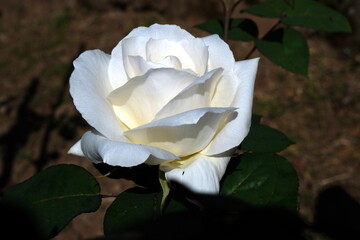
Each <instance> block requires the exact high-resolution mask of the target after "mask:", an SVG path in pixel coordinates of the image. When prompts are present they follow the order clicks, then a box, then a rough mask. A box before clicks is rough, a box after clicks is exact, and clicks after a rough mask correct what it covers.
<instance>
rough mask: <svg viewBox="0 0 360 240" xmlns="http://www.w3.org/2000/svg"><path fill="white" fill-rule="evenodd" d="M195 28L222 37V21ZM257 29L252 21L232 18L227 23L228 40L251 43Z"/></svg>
mask: <svg viewBox="0 0 360 240" xmlns="http://www.w3.org/2000/svg"><path fill="white" fill-rule="evenodd" d="M195 27H197V28H199V29H202V30H205V31H207V32H209V33H212V34H218V35H219V36H220V37H223V35H224V21H223V19H213V20H210V21H207V22H205V23H202V24H198V25H196V26H195ZM258 33H259V31H258V28H257V25H256V24H255V22H254V21H252V20H250V19H245V18H232V19H230V23H229V31H228V39H230V40H236V41H243V42H247V41H252V40H254V39H255V38H256V37H257V36H258Z"/></svg>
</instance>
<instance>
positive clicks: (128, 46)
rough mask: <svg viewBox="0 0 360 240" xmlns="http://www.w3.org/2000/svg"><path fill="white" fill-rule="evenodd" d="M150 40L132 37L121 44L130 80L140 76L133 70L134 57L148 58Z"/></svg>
mask: <svg viewBox="0 0 360 240" xmlns="http://www.w3.org/2000/svg"><path fill="white" fill-rule="evenodd" d="M148 41H149V39H147V38H144V37H131V38H125V39H123V40H122V41H121V42H122V43H121V50H122V60H123V64H124V68H125V72H126V74H127V76H128V78H129V79H130V78H133V77H135V76H139V75H137V74H136V71H135V69H133V68H132V64H131V62H130V61H131V59H130V57H132V56H138V57H142V58H145V57H146V48H145V47H146V43H147V42H148Z"/></svg>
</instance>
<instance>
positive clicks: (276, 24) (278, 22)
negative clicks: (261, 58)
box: [244, 19, 281, 60]
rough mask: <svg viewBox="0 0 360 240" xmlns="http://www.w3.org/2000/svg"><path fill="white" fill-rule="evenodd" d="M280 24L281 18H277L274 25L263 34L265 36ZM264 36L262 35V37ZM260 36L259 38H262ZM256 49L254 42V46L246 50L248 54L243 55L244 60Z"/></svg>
mask: <svg viewBox="0 0 360 240" xmlns="http://www.w3.org/2000/svg"><path fill="white" fill-rule="evenodd" d="M280 24H281V19H279V20H278V21H277V22H276V23H275V24H274V26H272V27H271V28H270V29H269V30H268V31H267V32H266V33H265V34H264V36H266V35H267V34H268V33H269V32H271V31H273V30H275V29H276V28H277V27H278V26H279V25H280ZM263 38H264V37H263ZM263 38H261V39H263ZM255 50H256V44H255V42H254V46H253V47H252V48H251V50H250V51H249V52H248V54H246V56H245V57H244V60H247V59H249V58H250V57H251V55H252V54H253V53H254V52H255Z"/></svg>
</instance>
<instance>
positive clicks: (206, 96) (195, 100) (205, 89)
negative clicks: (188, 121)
mask: <svg viewBox="0 0 360 240" xmlns="http://www.w3.org/2000/svg"><path fill="white" fill-rule="evenodd" d="M222 72H223V71H222V69H221V68H219V69H215V70H213V71H211V72H208V73H206V74H205V75H203V76H202V77H200V78H198V79H196V81H194V82H193V83H192V84H190V85H189V86H188V87H186V88H185V89H184V90H182V91H181V92H180V93H179V94H178V95H177V96H176V97H174V98H173V99H171V101H170V102H169V103H168V104H166V105H165V106H164V107H163V108H162V109H161V110H160V111H159V112H158V113H157V114H156V116H155V119H154V120H158V119H162V118H165V117H170V116H173V115H176V114H179V113H182V112H186V111H190V110H193V109H196V108H205V107H209V106H211V99H212V97H213V96H214V91H215V89H216V87H217V84H218V82H219V79H220V78H221V73H222ZM228 106H229V105H228Z"/></svg>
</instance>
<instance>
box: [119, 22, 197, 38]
mask: <svg viewBox="0 0 360 240" xmlns="http://www.w3.org/2000/svg"><path fill="white" fill-rule="evenodd" d="M129 37H144V38H148V39H150V38H153V39H167V40H170V41H181V40H183V39H190V38H194V36H193V35H191V34H190V33H189V32H187V31H185V30H184V29H181V28H180V27H179V26H176V25H167V24H165V25H160V24H153V25H151V26H150V27H138V28H135V29H134V30H132V31H131V32H130V33H129V34H128V35H127V36H126V38H129Z"/></svg>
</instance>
